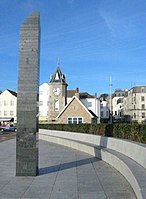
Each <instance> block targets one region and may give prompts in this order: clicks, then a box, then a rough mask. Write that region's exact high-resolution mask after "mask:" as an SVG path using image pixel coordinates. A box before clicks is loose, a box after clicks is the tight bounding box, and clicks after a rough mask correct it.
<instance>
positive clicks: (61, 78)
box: [50, 66, 66, 83]
mask: <svg viewBox="0 0 146 199" xmlns="http://www.w3.org/2000/svg"><path fill="white" fill-rule="evenodd" d="M50 83H66V80H65V75H64V74H62V72H61V70H60V67H59V66H58V67H57V69H56V71H55V73H54V74H53V75H52V77H51V80H50Z"/></svg>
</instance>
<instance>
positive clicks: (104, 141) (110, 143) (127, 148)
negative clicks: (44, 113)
mask: <svg viewBox="0 0 146 199" xmlns="http://www.w3.org/2000/svg"><path fill="white" fill-rule="evenodd" d="M39 132H40V133H41V134H46V135H50V136H55V137H60V138H66V139H71V140H76V141H82V142H85V143H90V144H94V145H97V146H102V147H105V148H108V149H112V150H115V151H117V152H120V153H122V154H124V155H126V156H128V157H129V158H131V159H133V160H134V161H136V162H138V163H139V164H140V165H142V166H143V167H144V168H145V169H146V145H145V144H140V143H137V142H132V141H127V140H122V139H117V138H110V137H104V136H98V135H91V134H83V133H74V132H64V131H54V130H45V129H40V130H39Z"/></svg>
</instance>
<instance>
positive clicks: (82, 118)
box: [57, 96, 97, 124]
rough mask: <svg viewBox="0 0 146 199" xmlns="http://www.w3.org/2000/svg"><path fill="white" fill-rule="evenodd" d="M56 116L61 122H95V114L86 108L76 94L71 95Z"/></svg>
mask: <svg viewBox="0 0 146 199" xmlns="http://www.w3.org/2000/svg"><path fill="white" fill-rule="evenodd" d="M57 118H58V122H59V123H63V124H65V123H68V124H82V123H97V116H96V115H95V114H94V113H93V112H92V111H91V110H88V109H87V108H86V107H85V106H84V104H83V103H82V102H81V101H80V100H79V98H78V97H77V96H73V97H72V99H71V100H70V102H69V103H68V104H67V105H66V106H65V107H64V108H63V110H62V111H61V112H60V113H59V115H58V116H57Z"/></svg>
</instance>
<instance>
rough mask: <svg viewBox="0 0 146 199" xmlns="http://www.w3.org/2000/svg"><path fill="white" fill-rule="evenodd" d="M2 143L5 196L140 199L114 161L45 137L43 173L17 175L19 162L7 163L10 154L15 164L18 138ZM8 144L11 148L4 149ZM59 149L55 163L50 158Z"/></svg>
mask: <svg viewBox="0 0 146 199" xmlns="http://www.w3.org/2000/svg"><path fill="white" fill-rule="evenodd" d="M2 143H3V144H2ZM2 143H0V158H1V161H0V168H3V171H2V172H3V173H1V170H0V175H1V176H2V177H3V178H2V177H0V198H2V199H18V198H19V199H31V198H32V199H136V197H135V194H134V193H133V190H132V188H131V187H130V185H129V184H128V182H127V181H126V180H125V178H123V176H122V175H121V174H120V173H119V172H117V171H116V170H115V169H113V168H112V167H111V166H110V165H108V164H106V163H105V162H103V161H99V160H98V159H96V158H94V157H92V156H90V155H88V154H85V153H82V152H80V151H76V150H73V149H70V148H67V147H63V146H60V145H56V144H53V143H49V142H45V141H40V146H39V148H40V151H39V155H40V162H39V167H40V169H39V170H40V174H39V175H38V176H36V177H21V176H17V177H16V176H15V174H16V173H15V166H13V168H11V167H9V169H8V167H5V164H6V165H9V159H8V158H9V156H10V155H9V154H11V158H10V161H11V164H10V165H15V155H16V148H15V147H16V141H15V139H13V140H8V141H5V142H2ZM5 148H6V151H7V152H6V153H5V152H3V153H1V151H4V149H5ZM58 153H59V154H60V156H59V158H58V159H56V158H55V165H53V164H52V162H51V161H46V159H50V157H53V156H54V157H58ZM6 159H7V161H6ZM2 165H3V166H2ZM44 168H47V169H44ZM41 171H43V172H41ZM6 173H7V175H6V178H4V177H5V174H6ZM9 175H10V176H9ZM2 185H3V186H2Z"/></svg>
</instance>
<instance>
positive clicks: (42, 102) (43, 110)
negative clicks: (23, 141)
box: [39, 83, 49, 122]
mask: <svg viewBox="0 0 146 199" xmlns="http://www.w3.org/2000/svg"><path fill="white" fill-rule="evenodd" d="M48 99H49V85H48V84H47V83H43V84H42V85H40V86H39V122H48V109H49V108H48Z"/></svg>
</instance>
